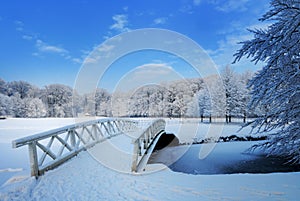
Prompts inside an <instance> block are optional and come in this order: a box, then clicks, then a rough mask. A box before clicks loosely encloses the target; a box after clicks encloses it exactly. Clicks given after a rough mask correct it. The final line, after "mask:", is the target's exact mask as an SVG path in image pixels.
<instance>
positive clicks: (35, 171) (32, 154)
mask: <svg viewBox="0 0 300 201" xmlns="http://www.w3.org/2000/svg"><path fill="white" fill-rule="evenodd" d="M28 151H29V160H30V169H31V176H35V178H37V177H38V176H39V167H38V157H37V150H36V141H33V142H31V143H29V144H28Z"/></svg>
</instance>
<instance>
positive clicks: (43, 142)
mask: <svg viewBox="0 0 300 201" xmlns="http://www.w3.org/2000/svg"><path fill="white" fill-rule="evenodd" d="M115 121H119V122H121V121H123V122H124V124H122V123H121V124H118V123H117V122H115ZM121 125H124V128H120V127H122V126H121ZM136 125H137V122H136V121H133V120H128V119H100V120H93V121H87V122H81V123H77V124H73V125H69V126H65V127H62V128H57V129H53V130H49V131H46V132H42V133H38V134H35V135H32V136H27V137H23V138H20V139H17V140H14V141H13V142H12V146H13V148H18V147H21V146H24V145H28V151H29V160H30V168H31V176H35V177H36V178H37V177H38V176H40V175H42V174H43V173H44V172H45V171H47V170H50V169H53V168H55V167H57V166H59V165H60V164H62V163H64V162H65V161H67V160H69V159H70V158H72V157H73V156H76V155H77V154H78V153H79V152H80V151H82V150H86V149H88V148H90V147H92V146H94V145H95V144H97V143H99V142H102V141H104V140H107V139H109V138H111V137H114V136H117V135H120V134H122V133H124V132H130V131H132V129H134V128H136Z"/></svg>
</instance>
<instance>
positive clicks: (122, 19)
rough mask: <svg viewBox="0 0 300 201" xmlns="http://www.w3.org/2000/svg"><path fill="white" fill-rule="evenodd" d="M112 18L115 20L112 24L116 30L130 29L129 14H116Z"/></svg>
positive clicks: (111, 27) (112, 28)
mask: <svg viewBox="0 0 300 201" xmlns="http://www.w3.org/2000/svg"><path fill="white" fill-rule="evenodd" d="M112 19H113V20H114V21H115V23H114V24H113V25H111V26H110V29H111V30H115V31H118V32H126V31H129V30H130V29H129V28H128V27H127V25H128V16H127V15H114V16H113V17H112Z"/></svg>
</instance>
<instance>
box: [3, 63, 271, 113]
mask: <svg viewBox="0 0 300 201" xmlns="http://www.w3.org/2000/svg"><path fill="white" fill-rule="evenodd" d="M251 77H252V74H251V73H243V74H238V73H235V72H234V71H233V70H232V69H231V68H230V67H229V66H227V67H226V68H224V70H223V71H222V74H221V79H219V76H210V77H206V78H204V79H202V78H195V79H185V80H180V81H173V82H169V83H161V84H160V85H147V86H143V87H140V88H138V89H135V90H134V91H129V92H114V93H109V92H108V91H106V90H105V89H100V88H98V89H96V90H95V91H94V92H91V93H90V94H84V95H79V94H77V93H76V91H73V89H72V88H71V87H69V86H65V85H62V84H51V85H47V86H45V87H43V88H38V87H36V86H33V85H32V84H30V83H28V82H26V81H13V82H5V81H4V80H2V79H0V116H11V117H27V118H34V117H75V116H79V115H91V116H94V115H95V116H131V117H225V116H228V117H244V116H247V117H252V116H258V115H261V114H262V113H263V110H264V109H266V108H264V107H258V108H259V109H258V110H256V111H249V110H248V109H247V108H248V107H247V105H248V103H249V101H250V91H249V89H247V87H246V86H247V83H248V81H249V80H250V79H251ZM262 108H263V109H262Z"/></svg>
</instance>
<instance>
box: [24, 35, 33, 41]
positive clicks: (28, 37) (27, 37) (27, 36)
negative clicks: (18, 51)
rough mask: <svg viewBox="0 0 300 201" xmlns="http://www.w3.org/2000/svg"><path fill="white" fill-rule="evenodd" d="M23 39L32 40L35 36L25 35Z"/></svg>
mask: <svg viewBox="0 0 300 201" xmlns="http://www.w3.org/2000/svg"><path fill="white" fill-rule="evenodd" d="M22 38H23V39H24V40H32V39H33V36H30V35H26V34H25V35H23V36H22Z"/></svg>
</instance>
